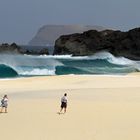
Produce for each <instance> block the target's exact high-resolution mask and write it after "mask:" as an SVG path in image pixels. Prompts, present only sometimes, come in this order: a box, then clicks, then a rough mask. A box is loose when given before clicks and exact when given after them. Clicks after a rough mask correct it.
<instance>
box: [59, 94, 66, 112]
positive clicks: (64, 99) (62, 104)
mask: <svg viewBox="0 0 140 140" xmlns="http://www.w3.org/2000/svg"><path fill="white" fill-rule="evenodd" d="M63 109H64V113H66V109H67V93H65V94H64V96H63V97H62V98H61V109H60V112H59V114H60V113H61V112H62V110H63Z"/></svg>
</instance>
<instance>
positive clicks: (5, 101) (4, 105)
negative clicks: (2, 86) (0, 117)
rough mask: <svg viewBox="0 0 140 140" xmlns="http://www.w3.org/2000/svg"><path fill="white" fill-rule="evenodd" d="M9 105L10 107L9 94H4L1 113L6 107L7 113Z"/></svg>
mask: <svg viewBox="0 0 140 140" xmlns="http://www.w3.org/2000/svg"><path fill="white" fill-rule="evenodd" d="M7 107H8V96H7V95H4V96H3V98H2V100H1V111H0V113H2V112H3V109H5V113H7Z"/></svg>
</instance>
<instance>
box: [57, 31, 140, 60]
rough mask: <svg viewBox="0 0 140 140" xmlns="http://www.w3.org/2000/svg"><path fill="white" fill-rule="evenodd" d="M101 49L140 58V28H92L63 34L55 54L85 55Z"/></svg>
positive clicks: (131, 57) (116, 54)
mask: <svg viewBox="0 0 140 140" xmlns="http://www.w3.org/2000/svg"><path fill="white" fill-rule="evenodd" d="M99 51H108V52H110V53H112V54H114V55H115V56H124V57H127V58H130V59H135V60H140V28H135V29H132V30H130V31H128V32H121V31H113V30H104V31H100V32H98V31H96V30H90V31H86V32H84V33H82V34H71V35H65V36H61V37H60V38H58V39H57V40H56V42H55V49H54V54H57V55H58V54H59V55H60V54H61V55H62V54H72V55H75V56H79V55H80V56H83V55H93V54H94V53H96V52H99Z"/></svg>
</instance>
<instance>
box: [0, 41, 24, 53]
mask: <svg viewBox="0 0 140 140" xmlns="http://www.w3.org/2000/svg"><path fill="white" fill-rule="evenodd" d="M0 53H14V54H24V53H26V50H24V49H22V48H21V47H20V46H18V45H17V44H16V43H12V44H11V45H9V44H8V43H4V44H1V45H0Z"/></svg>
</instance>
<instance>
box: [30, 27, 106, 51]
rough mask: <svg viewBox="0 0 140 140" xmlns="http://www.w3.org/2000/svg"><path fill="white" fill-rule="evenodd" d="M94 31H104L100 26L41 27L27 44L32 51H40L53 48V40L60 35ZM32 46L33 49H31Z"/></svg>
mask: <svg viewBox="0 0 140 140" xmlns="http://www.w3.org/2000/svg"><path fill="white" fill-rule="evenodd" d="M91 29H95V30H98V31H102V30H105V28H104V27H101V26H83V25H45V26H43V27H41V28H40V29H39V30H38V32H37V34H36V35H35V37H33V39H32V40H31V41H30V42H29V43H28V45H29V46H31V48H32V49H39V48H38V47H39V46H40V49H41V48H43V47H44V46H53V45H54V44H55V40H56V39H57V38H59V37H60V36H61V35H68V34H73V33H82V32H84V31H87V30H91ZM32 46H34V47H32ZM41 46H42V47H41Z"/></svg>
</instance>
